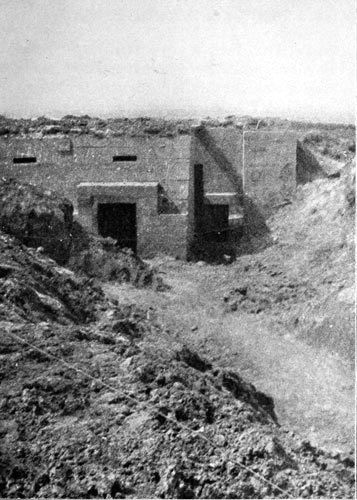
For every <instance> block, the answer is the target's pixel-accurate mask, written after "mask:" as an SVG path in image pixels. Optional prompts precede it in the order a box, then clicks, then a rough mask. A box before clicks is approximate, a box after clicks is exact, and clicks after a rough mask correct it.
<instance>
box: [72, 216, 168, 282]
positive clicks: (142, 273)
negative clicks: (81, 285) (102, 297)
mask: <svg viewBox="0 0 357 500" xmlns="http://www.w3.org/2000/svg"><path fill="white" fill-rule="evenodd" d="M72 238H73V240H72V241H73V245H72V251H71V257H70V259H69V261H68V263H67V265H68V267H69V268H70V269H72V270H73V271H75V272H77V273H79V274H80V275H85V276H89V277H91V278H98V279H100V280H101V281H116V282H118V283H131V284H132V285H134V286H136V287H138V288H142V287H146V286H150V287H152V288H154V289H155V290H156V291H163V290H166V289H167V285H165V283H164V282H163V280H162V278H161V277H160V276H159V272H158V270H157V269H155V268H153V267H151V266H149V265H148V264H146V263H145V262H143V261H142V260H141V259H140V258H139V257H138V256H136V255H135V254H134V253H133V251H132V250H131V249H120V248H118V247H117V246H116V242H115V240H113V239H111V238H100V237H96V236H94V235H91V234H89V233H87V232H86V231H85V230H84V229H83V228H82V227H81V226H80V224H78V223H77V222H75V223H74V224H73V226H72Z"/></svg>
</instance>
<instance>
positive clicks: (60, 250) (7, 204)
mask: <svg viewBox="0 0 357 500" xmlns="http://www.w3.org/2000/svg"><path fill="white" fill-rule="evenodd" d="M72 220H73V206H72V203H71V202H70V201H69V200H67V199H65V198H62V197H60V196H58V195H57V194H56V193H54V192H52V191H44V190H43V189H40V188H37V187H36V186H33V185H31V184H22V183H19V182H17V181H16V180H14V179H1V181H0V228H1V230H2V231H4V232H6V233H8V234H11V235H13V236H15V237H16V238H18V239H19V240H20V241H22V243H24V244H25V245H27V246H29V247H34V248H38V247H43V249H44V251H45V253H46V254H47V255H49V256H50V257H51V258H53V259H54V260H55V261H56V262H58V263H59V264H65V263H66V262H67V260H68V258H69V255H70V250H71V243H72V239H71V234H70V232H71V227H72Z"/></svg>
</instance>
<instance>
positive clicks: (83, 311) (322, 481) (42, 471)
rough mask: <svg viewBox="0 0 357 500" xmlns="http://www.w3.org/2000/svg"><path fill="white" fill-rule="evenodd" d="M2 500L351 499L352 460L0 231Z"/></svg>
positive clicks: (151, 323) (146, 317)
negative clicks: (300, 434)
mask: <svg viewBox="0 0 357 500" xmlns="http://www.w3.org/2000/svg"><path fill="white" fill-rule="evenodd" d="M0 242H1V250H2V252H1V255H2V256H4V257H5V258H4V259H2V262H3V264H2V267H1V273H2V274H1V277H0V290H1V293H0V297H1V304H2V309H1V311H2V317H1V318H0V319H1V330H2V333H1V336H0V356H1V367H0V496H1V497H7V498H19V497H20V498H29V497H31V498H32V497H35V498H36V497H37V498H126V497H129V498H137V497H146V498H149V497H160V498H265V497H269V498H272V497H277V498H279V497H280V498H287V497H303V498H308V497H313V498H316V497H321V498H326V497H328V498H353V496H354V490H353V479H354V473H353V472H354V469H353V459H352V457H349V456H346V457H341V456H338V455H334V456H331V455H328V454H326V453H324V452H323V451H321V450H317V449H315V448H313V447H312V446H311V445H310V444H309V443H308V442H306V441H301V440H299V439H298V438H297V437H296V436H295V435H294V434H292V433H291V432H288V431H285V430H284V429H282V428H281V427H280V426H279V424H278V423H277V421H276V416H275V413H274V404H273V401H272V399H271V398H270V397H269V396H267V395H265V394H263V393H261V392H259V391H258V390H256V388H255V387H254V386H253V385H251V384H249V383H246V382H245V381H244V380H243V379H242V378H241V377H240V376H239V375H238V374H237V373H234V372H231V371H229V370H221V369H217V368H215V367H214V366H212V364H211V363H210V362H209V361H208V360H206V359H203V358H202V357H200V356H199V354H197V353H195V352H193V351H191V350H190V349H188V348H187V347H185V346H184V345H182V344H180V343H178V342H173V337H172V335H171V334H170V332H168V331H163V330H162V327H161V326H160V325H159V324H158V323H157V321H156V320H155V316H154V312H153V311H152V310H150V311H146V310H141V309H138V308H137V307H136V306H130V305H127V306H121V307H119V306H117V305H116V304H115V303H114V302H110V301H109V300H106V299H105V298H104V297H103V295H102V293H101V291H100V289H98V288H96V287H93V284H92V283H91V281H88V280H87V281H83V280H82V279H81V278H78V277H76V276H75V275H74V274H73V273H71V272H69V271H68V270H64V269H63V268H59V267H57V266H56V265H55V264H54V262H53V261H51V260H50V259H48V258H45V257H44V256H42V255H41V254H39V253H38V252H36V251H35V250H31V249H27V248H26V247H24V246H20V245H19V244H18V243H17V242H15V241H14V240H13V239H11V238H9V237H8V236H2V238H1V239H0Z"/></svg>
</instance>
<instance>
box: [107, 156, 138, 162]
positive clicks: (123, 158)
mask: <svg viewBox="0 0 357 500" xmlns="http://www.w3.org/2000/svg"><path fill="white" fill-rule="evenodd" d="M137 158H138V157H137V156H136V155H116V156H113V161H136V160H137Z"/></svg>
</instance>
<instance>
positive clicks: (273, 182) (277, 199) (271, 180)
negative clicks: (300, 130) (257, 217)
mask: <svg viewBox="0 0 357 500" xmlns="http://www.w3.org/2000/svg"><path fill="white" fill-rule="evenodd" d="M243 142H244V148H243V163H244V167H243V190H244V194H245V197H247V198H248V199H249V201H251V202H253V203H254V205H255V206H256V208H257V209H258V210H259V211H260V212H261V213H262V215H263V216H264V217H268V216H269V215H270V214H271V213H272V212H273V211H274V209H275V208H276V207H278V206H279V205H280V204H282V203H285V202H286V201H288V200H290V199H291V197H292V195H293V194H294V191H295V188H296V146H297V136H296V134H295V133H294V132H263V131H256V132H245V133H244V138H243Z"/></svg>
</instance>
